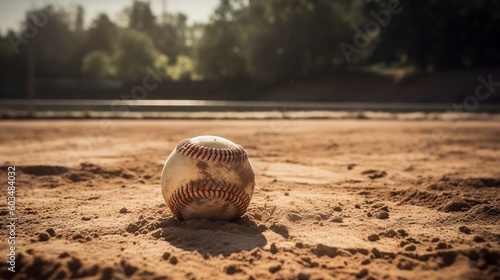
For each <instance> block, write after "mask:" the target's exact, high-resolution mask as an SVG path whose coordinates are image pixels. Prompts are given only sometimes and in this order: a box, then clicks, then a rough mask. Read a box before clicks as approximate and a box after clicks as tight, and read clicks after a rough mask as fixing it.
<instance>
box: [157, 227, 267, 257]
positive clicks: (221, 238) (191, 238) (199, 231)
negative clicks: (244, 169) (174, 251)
mask: <svg viewBox="0 0 500 280" xmlns="http://www.w3.org/2000/svg"><path fill="white" fill-rule="evenodd" d="M163 225H164V227H162V228H161V230H159V231H157V232H156V233H155V235H156V236H155V237H156V238H158V239H160V240H165V241H167V242H168V243H170V244H171V245H173V246H175V247H177V248H181V249H184V250H187V251H197V252H199V253H200V254H202V255H203V256H207V255H212V256H215V255H224V256H227V255H229V254H231V253H236V252H241V251H250V250H252V249H254V248H257V247H264V246H265V245H266V244H267V239H266V238H265V237H264V235H263V234H262V233H261V232H260V230H259V228H258V226H257V224H255V223H254V222H253V221H252V220H250V219H249V218H248V217H243V218H240V219H237V220H234V221H230V222H227V221H209V220H190V221H179V220H177V219H174V218H170V219H168V220H166V221H164V223H163Z"/></svg>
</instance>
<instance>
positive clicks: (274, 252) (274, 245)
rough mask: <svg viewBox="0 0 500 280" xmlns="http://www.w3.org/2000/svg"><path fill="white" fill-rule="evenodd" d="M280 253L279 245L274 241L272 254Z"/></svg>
mask: <svg viewBox="0 0 500 280" xmlns="http://www.w3.org/2000/svg"><path fill="white" fill-rule="evenodd" d="M276 253H278V247H276V244H275V243H273V244H271V254H276Z"/></svg>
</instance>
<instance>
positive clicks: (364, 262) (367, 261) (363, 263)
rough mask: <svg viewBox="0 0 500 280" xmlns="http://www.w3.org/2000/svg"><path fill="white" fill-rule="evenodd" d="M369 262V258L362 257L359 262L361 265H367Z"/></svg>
mask: <svg viewBox="0 0 500 280" xmlns="http://www.w3.org/2000/svg"><path fill="white" fill-rule="evenodd" d="M370 263H371V260H370V259H364V260H363V261H362V262H361V264H362V265H367V264H370Z"/></svg>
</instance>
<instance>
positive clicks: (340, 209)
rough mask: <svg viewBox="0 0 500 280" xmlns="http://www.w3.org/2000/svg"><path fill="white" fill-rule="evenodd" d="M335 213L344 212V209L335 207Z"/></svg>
mask: <svg viewBox="0 0 500 280" xmlns="http://www.w3.org/2000/svg"><path fill="white" fill-rule="evenodd" d="M333 211H335V212H342V207H340V206H335V207H333Z"/></svg>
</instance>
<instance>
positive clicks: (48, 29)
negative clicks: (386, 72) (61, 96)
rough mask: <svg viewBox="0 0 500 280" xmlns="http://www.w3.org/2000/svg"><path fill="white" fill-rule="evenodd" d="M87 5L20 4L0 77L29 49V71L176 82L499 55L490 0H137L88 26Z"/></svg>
mask: <svg viewBox="0 0 500 280" xmlns="http://www.w3.org/2000/svg"><path fill="white" fill-rule="evenodd" d="M84 13H85V11H84V10H83V8H81V7H78V8H77V9H76V11H72V12H70V11H68V10H65V9H63V8H57V9H56V8H55V7H53V6H50V5H49V6H46V7H43V8H41V9H38V10H31V11H28V12H27V14H26V18H25V21H24V25H23V27H22V29H21V30H19V31H8V32H7V33H6V34H2V36H1V37H0V62H1V63H0V77H2V78H4V79H23V78H25V77H26V75H27V72H28V63H27V61H28V60H29V57H30V55H32V56H33V57H34V61H35V63H34V65H35V68H36V70H35V72H36V76H37V78H61V77H64V78H89V79H108V78H112V79H120V80H135V79H140V78H142V77H143V76H144V75H145V67H147V66H151V67H154V68H156V69H157V70H158V71H159V72H162V73H163V74H164V76H165V78H168V79H172V80H193V79H206V80H219V81H220V80H238V81H241V80H245V81H258V82H264V83H276V82H282V81H288V80H293V79H301V78H305V77H321V76H327V75H331V74H333V73H336V72H339V71H349V70H364V69H384V68H405V69H413V70H414V71H422V72H433V71H442V70H448V69H460V68H480V67H492V66H498V65H499V62H500V43H499V38H498V27H499V26H500V1H496V0H476V1H466V0H420V1H417V0H413V1H411V0H400V1H396V0H351V1H344V0H221V1H220V3H219V5H218V7H217V9H216V10H215V11H214V13H213V15H212V16H211V18H210V21H209V22H208V23H207V24H194V25H188V24H187V17H186V16H185V15H183V14H170V13H166V14H161V15H159V16H156V15H155V13H154V12H153V11H152V10H151V7H150V5H149V2H143V1H133V2H132V5H131V6H130V7H127V8H126V9H125V10H124V15H125V18H126V19H127V22H128V25H127V26H123V25H117V23H115V22H113V21H112V20H111V19H110V18H109V17H108V16H107V15H106V14H100V15H99V16H97V17H96V18H95V19H94V20H93V21H92V23H91V24H90V26H89V27H88V28H87V27H85V24H84V22H83V18H84ZM42 15H45V17H46V20H44V17H43V16H42ZM41 23H43V24H41ZM33 27H35V28H33Z"/></svg>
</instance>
